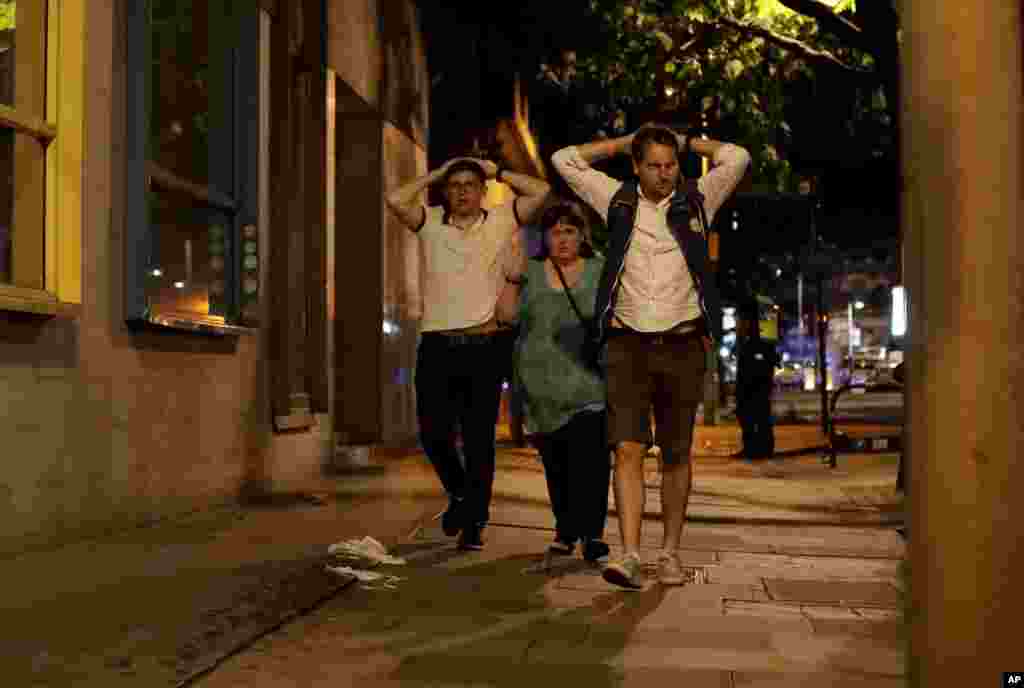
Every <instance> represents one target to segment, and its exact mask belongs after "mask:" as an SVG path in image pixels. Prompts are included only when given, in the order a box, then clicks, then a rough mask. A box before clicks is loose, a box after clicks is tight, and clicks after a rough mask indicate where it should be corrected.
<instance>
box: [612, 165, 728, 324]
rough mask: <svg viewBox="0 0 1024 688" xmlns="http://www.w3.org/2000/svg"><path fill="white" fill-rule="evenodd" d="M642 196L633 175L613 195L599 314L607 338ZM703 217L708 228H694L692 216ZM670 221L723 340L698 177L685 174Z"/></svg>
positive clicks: (710, 321) (707, 315)
mask: <svg viewBox="0 0 1024 688" xmlns="http://www.w3.org/2000/svg"><path fill="white" fill-rule="evenodd" d="M638 200H639V193H638V190H637V182H636V181H635V180H634V181H628V182H626V183H625V184H623V185H622V188H621V189H619V190H618V191H617V192H616V193H615V196H613V197H612V201H611V205H610V207H609V208H608V249H607V254H606V256H605V263H604V271H603V272H602V273H601V280H600V282H598V287H597V301H596V303H595V309H594V314H595V317H596V319H597V336H598V337H599V341H602V342H603V341H604V339H605V337H606V336H607V333H608V326H609V324H610V323H611V317H612V313H613V312H614V310H615V298H616V296H617V292H618V287H619V278H620V276H621V272H622V267H623V264H624V262H625V260H626V251H627V250H628V249H629V242H630V240H631V239H632V237H633V228H634V226H635V224H636V208H637V202H638ZM694 213H696V218H697V219H698V222H699V223H700V225H699V226H700V228H701V229H702V231H700V232H697V231H694V230H692V229H690V218H691V217H694ZM668 226H669V228H670V229H671V230H672V234H673V236H675V239H676V241H677V242H678V243H679V249H680V250H681V251H682V252H683V256H684V257H685V258H686V266H687V268H689V270H690V275H691V276H692V277H693V283H694V287H695V288H696V290H697V297H698V299H699V300H700V309H701V313H702V315H703V316H704V321H705V323H706V325H707V329H708V333H709V334H710V335H711V338H712V339H713V340H714V341H716V342H718V341H721V338H722V315H721V312H722V307H721V300H720V298H719V295H718V288H717V286H716V285H715V280H714V275H713V274H712V273H711V267H710V265H709V260H708V244H707V235H708V223H707V216H706V215H705V212H704V195H703V194H702V193H700V191H698V190H697V182H696V180H693V179H687V180H684V181H683V183H681V184H680V185H679V187H678V188H677V189H676V194H675V195H674V196H673V197H672V201H671V202H670V204H669V209H668Z"/></svg>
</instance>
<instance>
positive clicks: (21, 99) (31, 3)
mask: <svg viewBox="0 0 1024 688" xmlns="http://www.w3.org/2000/svg"><path fill="white" fill-rule="evenodd" d="M46 4H47V3H46V2H45V0H27V1H23V2H15V1H14V0H0V104H2V105H6V106H8V107H13V108H15V109H16V110H18V111H19V112H21V113H22V114H25V115H30V116H33V117H40V118H41V117H43V115H44V114H45V109H44V108H45V105H46Z"/></svg>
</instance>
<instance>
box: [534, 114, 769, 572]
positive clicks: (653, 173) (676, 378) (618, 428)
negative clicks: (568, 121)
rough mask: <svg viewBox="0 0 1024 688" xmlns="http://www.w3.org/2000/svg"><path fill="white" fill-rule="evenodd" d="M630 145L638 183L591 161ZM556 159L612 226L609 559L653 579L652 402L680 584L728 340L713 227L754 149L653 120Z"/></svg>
mask: <svg viewBox="0 0 1024 688" xmlns="http://www.w3.org/2000/svg"><path fill="white" fill-rule="evenodd" d="M691 151H692V152H694V153H697V154H698V155H701V156H704V157H706V158H709V159H710V160H711V163H712V169H711V170H710V171H709V172H708V174H706V175H705V176H703V177H702V178H701V179H699V180H689V179H684V178H683V177H682V175H681V172H680V163H681V162H682V159H683V155H684V154H685V153H688V152H691ZM626 153H629V154H631V156H632V162H633V171H634V173H635V174H636V177H637V179H635V180H630V181H627V182H621V181H617V180H615V179H613V178H612V177H610V176H608V175H606V174H605V173H603V172H601V171H599V170H596V169H594V168H593V167H591V165H592V164H593V163H595V162H597V161H599V160H603V159H605V158H610V157H613V156H616V155H622V154H626ZM552 163H553V164H554V166H555V169H557V170H558V172H559V174H560V175H561V176H562V177H563V178H564V179H565V181H566V182H567V183H568V185H569V186H570V187H571V188H572V190H573V191H575V192H576V194H577V195H579V197H580V198H581V199H583V201H585V202H586V203H587V204H589V205H590V206H591V207H592V208H593V209H594V210H595V211H597V213H598V214H600V216H601V218H602V219H603V220H605V222H606V223H607V225H608V236H609V242H608V249H607V255H606V262H605V265H604V270H603V273H602V276H601V281H600V283H599V287H598V292H597V302H596V308H595V314H596V318H597V322H596V323H595V325H596V327H595V328H594V330H595V332H596V336H597V338H598V344H600V345H604V347H605V350H604V352H603V353H604V357H605V368H606V375H607V383H608V444H609V446H610V447H613V448H614V451H615V502H616V508H617V510H618V514H619V529H620V531H621V534H622V545H623V549H624V552H623V556H622V557H620V558H617V559H616V560H614V561H612V562H611V563H610V564H609V565H608V566H607V567H606V568H605V571H604V578H605V580H607V581H609V582H610V583H614V584H616V585H620V586H622V587H625V588H633V589H637V588H641V587H643V573H642V565H641V561H640V532H641V526H642V523H643V512H644V501H645V500H644V471H643V460H644V455H645V454H646V452H647V448H648V446H650V444H651V442H652V436H651V429H650V412H651V409H652V407H653V411H654V418H655V423H656V427H657V435H658V437H657V444H658V446H659V448H660V449H661V470H662V481H661V485H662V487H661V495H662V510H663V517H664V526H665V535H664V541H663V547H662V551H661V552H660V554H659V556H658V578H659V580H660V581H661V583H662V584H664V585H681V584H683V582H684V576H683V571H682V567H681V565H680V562H679V558H678V549H679V542H680V538H681V536H682V531H683V523H684V521H685V520H686V505H687V501H688V499H689V493H690V484H691V480H692V477H691V471H690V444H691V442H692V439H693V424H694V418H695V416H696V410H697V404H698V403H699V402H700V400H701V398H702V392H703V388H704V374H705V372H706V368H707V352H708V351H709V350H711V347H713V346H717V345H716V343H715V342H716V341H720V339H721V329H722V319H721V308H720V305H719V297H718V292H717V289H716V288H715V283H714V277H713V275H712V273H711V270H710V268H709V265H708V252H707V231H708V227H709V226H710V224H711V221H712V220H713V218H714V215H715V213H716V212H717V211H718V209H719V208H720V207H721V206H722V204H723V203H724V202H725V200H726V199H727V198H728V197H729V195H730V194H732V192H733V191H734V190H735V189H736V187H737V185H738V184H739V182H740V180H741V179H742V178H743V175H744V174H745V173H746V170H747V167H748V166H749V164H750V155H749V154H748V153H747V151H745V150H744V149H743V148H740V147H739V146H735V145H733V144H728V143H721V142H718V141H712V140H708V139H696V138H694V139H691V138H689V137H687V136H684V135H678V134H676V133H674V132H673V131H672V130H670V129H666V128H663V127H658V126H652V125H645V126H644V127H641V128H640V129H639V130H638V131H637V132H635V133H634V134H631V135H629V136H623V137H620V138H615V139H606V140H602V141H595V142H593V143H588V144H586V145H583V146H578V147H577V146H570V147H568V148H564V149H562V150H560V151H558V152H557V153H555V154H554V155H553V156H552Z"/></svg>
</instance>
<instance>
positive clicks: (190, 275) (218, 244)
mask: <svg viewBox="0 0 1024 688" xmlns="http://www.w3.org/2000/svg"><path fill="white" fill-rule="evenodd" d="M149 205H150V227H151V230H152V231H153V234H154V242H153V246H154V255H153V256H152V258H151V260H150V266H149V274H148V279H147V300H148V302H149V306H150V310H151V312H152V314H153V315H155V316H181V317H195V316H200V317H203V316H220V317H223V316H225V315H226V304H227V303H228V297H229V294H228V288H227V285H228V279H227V277H228V271H229V270H230V269H231V266H232V260H233V259H232V251H231V249H232V246H231V236H232V233H231V218H230V216H229V215H228V214H226V213H224V212H222V211H219V210H217V209H214V208H211V207H209V206H206V205H200V204H197V203H196V202H195V201H194V200H193V199H191V198H189V197H188V196H187V195H186V194H180V193H174V192H166V191H153V192H152V193H150V200H149Z"/></svg>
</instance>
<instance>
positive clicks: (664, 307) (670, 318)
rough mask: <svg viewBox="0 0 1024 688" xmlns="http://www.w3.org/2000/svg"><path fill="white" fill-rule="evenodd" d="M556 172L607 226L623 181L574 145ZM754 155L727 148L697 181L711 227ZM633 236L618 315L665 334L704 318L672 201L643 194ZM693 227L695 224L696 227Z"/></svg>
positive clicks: (557, 157)
mask: <svg viewBox="0 0 1024 688" xmlns="http://www.w3.org/2000/svg"><path fill="white" fill-rule="evenodd" d="M551 160H552V162H553V163H554V166H555V169H557V170H558V173H559V174H561V175H562V177H563V178H564V179H565V181H566V182H567V183H568V184H569V186H570V187H571V188H572V190H573V191H575V192H576V193H577V195H579V197H580V198H581V199H583V201H584V202H586V203H587V204H588V205H590V206H591V207H592V208H593V209H594V210H595V211H597V213H598V214H599V215H600V216H601V219H602V220H604V221H605V222H607V221H608V207H609V205H610V204H611V200H612V197H613V196H614V195H615V193H616V192H617V191H618V190H619V189H620V188H621V187H622V185H623V182H620V181H618V180H616V179H612V178H611V177H609V176H608V175H606V174H605V173H604V172H601V171H600V170H596V169H594V168H593V167H591V166H590V165H589V164H588V163H587V161H586V160H584V159H583V158H582V157H581V156H580V154H579V150H578V149H577V148H576V147H575V146H570V147H568V148H563V149H562V150H560V151H558V152H557V153H555V154H554V156H552V159H551ZM749 164H750V154H749V153H747V151H746V150H744V149H743V148H740V147H739V146H735V145H732V144H725V145H723V146H722V147H721V148H719V149H718V151H717V152H716V154H715V157H714V159H713V161H712V169H711V170H710V171H709V172H708V173H707V174H706V175H704V176H703V177H701V178H700V179H699V180H698V181H697V188H698V190H699V191H700V192H701V193H702V194H704V210H705V212H706V213H707V218H708V223H709V224H710V223H711V222H713V221H714V217H715V213H717V212H718V209H719V208H721V207H722V204H723V203H724V202H725V200H726V199H727V198H728V197H729V195H730V194H731V193H732V192H733V191H734V190H735V189H736V186H737V185H738V184H739V183H740V180H741V179H742V178H743V174H744V173H745V172H746V170H747V166H748V165H749ZM638 200H639V202H638V205H637V211H636V223H635V226H634V230H633V236H632V239H631V240H630V243H629V248H628V249H627V250H626V257H625V261H624V263H623V271H622V276H621V282H620V284H619V291H618V294H617V298H616V301H615V317H616V319H618V320H619V321H620V322H621V323H622V324H624V325H626V326H627V327H630V328H632V329H634V330H638V331H640V332H664V331H665V330H670V329H672V328H673V327H675V326H676V325H678V324H679V323H681V322H685V321H687V320H693V319H696V318H699V317H700V315H701V312H700V302H699V299H698V295H697V290H696V289H695V287H694V284H693V278H692V277H691V275H690V270H689V268H688V266H687V265H686V258H685V257H684V256H683V253H682V250H681V249H680V248H679V243H678V242H677V241H676V239H675V237H674V236H673V234H672V230H671V229H670V228H669V225H668V207H669V202H670V200H671V197H668V198H665V199H663V200H661V201H660V202H657V203H655V202H653V201H651V200H649V199H647V198H645V197H644V196H643V192H642V191H641V192H640V196H639V199H638ZM691 224H692V223H691Z"/></svg>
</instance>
